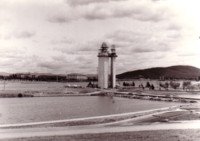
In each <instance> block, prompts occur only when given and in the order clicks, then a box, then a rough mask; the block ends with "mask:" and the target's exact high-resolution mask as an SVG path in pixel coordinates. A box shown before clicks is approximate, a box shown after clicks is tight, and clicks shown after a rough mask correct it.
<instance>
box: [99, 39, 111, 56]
mask: <svg viewBox="0 0 200 141" xmlns="http://www.w3.org/2000/svg"><path fill="white" fill-rule="evenodd" d="M109 54H110V53H109V51H108V46H107V44H106V43H105V42H103V43H102V45H101V48H100V49H99V54H98V57H109Z"/></svg>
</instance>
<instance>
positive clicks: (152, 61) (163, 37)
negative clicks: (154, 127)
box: [0, 0, 200, 74]
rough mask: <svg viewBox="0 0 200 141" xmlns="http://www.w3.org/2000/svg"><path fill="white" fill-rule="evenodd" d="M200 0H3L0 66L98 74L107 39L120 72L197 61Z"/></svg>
mask: <svg viewBox="0 0 200 141" xmlns="http://www.w3.org/2000/svg"><path fill="white" fill-rule="evenodd" d="M199 5H200V1H199V0H0V72H8V73H17V72H40V73H57V74H68V73H85V74H96V73H97V66H98V57H97V54H98V49H99V48H100V47H101V44H102V43H103V42H106V43H107V45H108V46H109V47H110V46H111V45H113V44H114V45H115V46H116V51H117V54H118V57H117V60H116V71H117V73H118V74H119V73H123V72H126V71H132V70H137V69H145V68H151V67H166V66H172V65H192V66H195V67H198V68H200V17H199V13H200V8H199Z"/></svg>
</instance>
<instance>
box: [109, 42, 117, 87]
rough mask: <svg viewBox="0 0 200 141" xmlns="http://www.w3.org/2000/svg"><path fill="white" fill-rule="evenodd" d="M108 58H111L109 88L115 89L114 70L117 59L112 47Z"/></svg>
mask: <svg viewBox="0 0 200 141" xmlns="http://www.w3.org/2000/svg"><path fill="white" fill-rule="evenodd" d="M110 58H111V63H110V68H111V71H110V72H111V79H110V80H111V88H115V87H116V69H115V60H116V58H117V54H116V50H115V46H114V45H112V48H111V54H110Z"/></svg>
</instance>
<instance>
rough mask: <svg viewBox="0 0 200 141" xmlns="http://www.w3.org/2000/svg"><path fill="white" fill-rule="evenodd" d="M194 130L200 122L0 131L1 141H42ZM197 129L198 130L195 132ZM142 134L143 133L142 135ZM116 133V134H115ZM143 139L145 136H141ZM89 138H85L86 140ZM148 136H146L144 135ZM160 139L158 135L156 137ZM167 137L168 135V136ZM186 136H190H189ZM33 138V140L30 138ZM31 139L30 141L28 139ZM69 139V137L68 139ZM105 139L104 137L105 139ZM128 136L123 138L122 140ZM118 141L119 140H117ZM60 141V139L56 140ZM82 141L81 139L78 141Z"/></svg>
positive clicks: (198, 128) (199, 126)
mask: <svg viewBox="0 0 200 141" xmlns="http://www.w3.org/2000/svg"><path fill="white" fill-rule="evenodd" d="M188 129H192V130H193V131H195V133H196V132H197V131H198V133H199V131H200V121H187V122H172V123H163V124H153V125H152V124H150V125H141V126H111V127H110V126H95V125H93V126H76V127H49V128H22V129H1V130H0V140H20V139H23V138H25V139H26V140H31V139H33V137H34V138H35V139H37V138H38V139H39V138H40V139H39V140H41V139H42V138H44V139H45V138H49V139H51V138H52V139H53V138H54V139H55V138H59V137H61V136H70V138H71V139H72V137H76V136H79V137H80V136H84V135H88V136H94V137H95V136H98V135H103V136H104V135H105V136H106V135H111V136H113V137H112V138H114V137H115V135H119V136H121V135H122V133H123V132H126V134H128V136H133V135H134V134H133V135H132V134H130V132H138V131H140V132H141V131H142V132H144V131H146V132H152V134H153V133H154V132H158V131H159V132H160V131H162V132H165V130H167V131H168V132H171V131H173V130H180V131H183V132H185V130H188ZM194 129H197V130H194ZM180 131H179V132H180ZM142 132H141V133H142ZM113 133H114V134H113ZM140 135H141V137H142V136H143V135H142V134H140ZM149 135H151V134H149ZM194 135H195V138H196V137H200V134H194ZM88 136H85V137H86V138H87V137H88ZM144 136H146V134H144ZM156 136H157V137H158V138H160V137H159V136H158V135H154V138H155V137H156ZM166 136H167V134H166ZM186 136H190V135H189V134H187V135H186ZM30 137H31V138H30ZM27 138H29V139H27ZM67 138H68V137H67ZM103 138H104V137H103ZM123 138H126V136H122V139H123ZM117 139H118V138H117ZM199 139H200V138H199ZM56 140H59V139H56ZM78 140H80V139H78Z"/></svg>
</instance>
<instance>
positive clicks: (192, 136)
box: [0, 129, 200, 141]
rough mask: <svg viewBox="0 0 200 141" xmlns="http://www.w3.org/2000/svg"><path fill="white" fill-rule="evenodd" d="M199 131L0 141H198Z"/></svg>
mask: <svg viewBox="0 0 200 141" xmlns="http://www.w3.org/2000/svg"><path fill="white" fill-rule="evenodd" d="M199 140H200V130H197V129H194V130H192V129H191V130H155V131H136V132H120V133H98V134H80V135H61V136H46V137H31V138H15V139H13V138H11V139H0V141H199Z"/></svg>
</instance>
